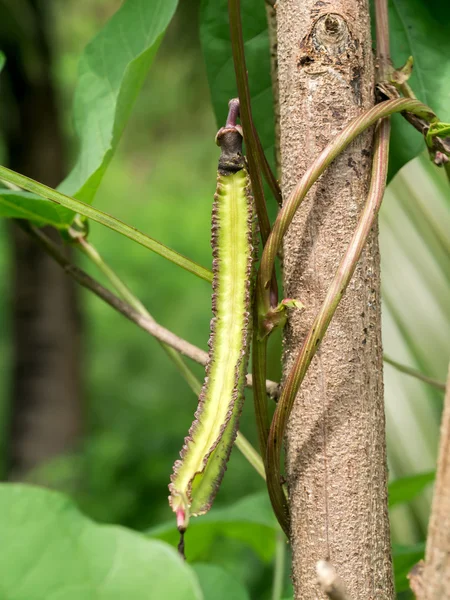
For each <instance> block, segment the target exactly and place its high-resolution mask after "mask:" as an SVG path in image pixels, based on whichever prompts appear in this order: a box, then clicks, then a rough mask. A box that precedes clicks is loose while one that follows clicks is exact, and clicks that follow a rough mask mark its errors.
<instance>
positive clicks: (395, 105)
mask: <svg viewBox="0 0 450 600" xmlns="http://www.w3.org/2000/svg"><path fill="white" fill-rule="evenodd" d="M404 111H410V112H412V113H414V114H418V115H419V116H420V117H422V118H423V119H425V120H428V121H434V120H436V116H435V114H434V113H433V111H432V110H431V109H430V108H429V107H428V106H426V105H425V104H422V103H421V102H419V101H417V100H409V99H406V98H398V99H396V100H387V101H385V102H381V103H380V104H378V105H376V106H374V107H373V108H371V109H370V110H368V111H366V112H364V113H363V114H362V115H360V116H359V117H357V118H356V119H354V120H353V121H352V122H351V123H349V125H347V127H345V128H344V129H343V130H342V131H341V133H340V134H338V135H337V136H336V137H335V138H334V139H333V140H332V141H331V142H330V143H329V144H328V145H327V146H326V148H325V149H324V150H323V151H322V152H321V153H320V154H319V156H318V157H317V158H316V160H315V161H314V162H313V163H312V165H311V166H310V167H309V168H308V169H307V171H306V172H305V174H304V175H303V177H302V178H301V180H300V181H299V183H297V185H296V186H295V188H294V190H293V191H292V193H291V194H290V196H289V198H288V199H287V200H286V201H285V203H284V204H283V208H282V209H281V210H280V212H279V213H278V217H277V219H276V221H275V224H274V226H273V229H272V231H271V233H270V236H269V239H268V240H267V243H266V245H265V247H264V251H263V256H262V259H261V266H260V269H259V274H258V283H257V286H258V294H259V299H260V301H259V303H260V308H259V310H262V311H263V313H266V312H268V310H269V308H270V294H269V292H268V288H269V282H270V279H271V276H272V272H273V267H274V263H275V258H276V255H277V252H278V250H279V249H280V246H281V242H282V239H283V236H284V234H285V233H286V231H287V229H288V227H289V225H290V224H291V222H292V219H293V217H294V215H295V213H296V211H297V209H298V207H299V206H300V204H301V203H302V201H303V200H304V198H305V196H306V194H307V193H308V191H309V190H310V189H311V187H312V186H313V184H314V183H315V182H316V181H317V179H318V178H319V177H320V176H321V175H322V173H323V172H324V171H325V169H326V168H327V167H328V166H329V165H330V164H331V163H332V162H333V161H334V159H335V158H336V157H337V156H339V154H340V153H341V152H342V151H343V150H345V148H347V146H348V145H349V144H350V143H351V142H352V141H353V140H354V139H355V138H356V137H358V135H360V134H361V133H362V132H363V131H365V130H366V129H368V128H369V127H371V126H372V125H374V124H375V123H376V122H377V121H378V120H379V119H382V118H384V117H388V116H389V115H392V114H394V113H398V112H404Z"/></svg>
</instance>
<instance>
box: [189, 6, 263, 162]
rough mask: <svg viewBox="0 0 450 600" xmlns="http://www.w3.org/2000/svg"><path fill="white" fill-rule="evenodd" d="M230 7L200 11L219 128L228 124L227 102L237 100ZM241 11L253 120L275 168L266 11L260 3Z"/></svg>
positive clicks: (210, 85) (204, 48)
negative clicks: (229, 16) (230, 30)
mask: <svg viewBox="0 0 450 600" xmlns="http://www.w3.org/2000/svg"><path fill="white" fill-rule="evenodd" d="M227 6H228V3H227V0H203V2H202V5H201V11H200V37H201V43H202V50H203V56H204V58H205V62H206V72H207V75H208V81H209V88H210V91H211V98H212V103H213V107H214V111H215V114H216V118H217V123H218V125H219V126H221V125H223V124H224V123H225V120H226V116H227V110H228V101H229V100H230V99H231V98H235V97H236V96H237V88H236V80H235V76H234V66H233V56H232V52H231V42H230V32H229V25H228V8H227ZM241 11H242V28H243V36H244V47H245V58H246V62H247V70H248V78H249V87H250V94H251V99H252V112H253V120H254V122H255V125H256V128H257V130H258V133H259V137H260V138H261V143H262V146H263V148H264V151H265V153H266V156H267V158H268V160H269V162H270V163H271V165H272V166H273V164H274V116H273V96H272V80H271V75H270V53H269V37H268V32H267V19H266V9H265V6H264V2H261V1H260V0H246V2H242V3H241Z"/></svg>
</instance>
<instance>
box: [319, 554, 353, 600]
mask: <svg viewBox="0 0 450 600" xmlns="http://www.w3.org/2000/svg"><path fill="white" fill-rule="evenodd" d="M316 573H317V580H318V582H319V585H320V587H321V588H322V591H323V592H324V593H325V594H326V595H327V596H328V598H330V600H350V596H349V595H348V594H347V592H346V591H345V587H344V584H343V583H342V581H341V579H340V577H339V575H338V574H337V573H336V569H335V568H334V567H333V565H331V564H330V563H329V562H327V561H326V560H319V561H318V562H317V564H316Z"/></svg>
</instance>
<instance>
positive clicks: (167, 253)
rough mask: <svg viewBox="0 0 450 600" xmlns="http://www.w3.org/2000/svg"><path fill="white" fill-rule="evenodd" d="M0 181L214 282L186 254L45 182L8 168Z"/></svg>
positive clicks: (3, 168)
mask: <svg viewBox="0 0 450 600" xmlns="http://www.w3.org/2000/svg"><path fill="white" fill-rule="evenodd" d="M0 179H3V180H4V181H7V182H9V183H12V184H14V185H16V186H20V187H21V188H24V189H25V190H28V191H29V192H33V193H34V194H38V195H40V196H43V197H44V198H47V199H48V200H51V201H52V202H55V203H56V204H59V205H61V206H63V207H65V208H68V209H70V210H71V211H74V212H77V213H79V214H80V215H83V216H84V217H88V218H90V219H92V220H93V221H97V223H101V224H102V225H106V227H109V228H110V229H112V230H113V231H117V232H118V233H121V234H122V235H124V236H125V237H128V238H130V239H131V240H134V241H135V242H137V243H138V244H141V245H142V246H144V247H145V248H148V249H149V250H152V251H153V252H155V253H156V254H159V255H160V256H162V257H164V258H166V259H167V260H169V261H170V262H173V263H174V264H176V265H178V266H179V267H182V268H183V269H185V270H186V271H189V272H190V273H193V274H194V275H197V276H198V277H200V278H201V279H205V281H212V273H211V271H208V269H205V268H204V267H201V266H200V265H198V264H197V263H195V262H193V261H192V260H190V259H189V258H186V257H185V256H183V255H182V254H178V252H175V251H174V250H171V249H170V248H167V246H164V245H163V244H161V243H160V242H158V241H156V240H154V239H153V238H151V237H149V236H148V235H145V233H142V232H141V231H139V230H138V229H136V228H135V227H130V225H126V223H122V221H119V219H116V218H115V217H112V216H111V215H108V214H107V213H104V212H102V211H100V210H97V209H96V208H94V207H93V206H90V205H89V204H85V203H84V202H81V201H80V200H75V199H74V198H70V197H69V196H66V195H64V194H62V193H61V192H58V191H57V190H54V189H52V188H50V187H47V186H46V185H44V184H42V183H38V182H37V181H34V180H33V179H30V178H28V177H25V176H24V175H20V174H19V173H16V172H15V171H11V170H10V169H7V168H6V167H2V166H0ZM16 199H17V202H18V204H19V203H20V202H19V201H20V200H21V197H20V195H19V196H17V197H16ZM32 202H35V200H32Z"/></svg>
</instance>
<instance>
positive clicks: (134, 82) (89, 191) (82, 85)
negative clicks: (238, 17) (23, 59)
mask: <svg viewBox="0 0 450 600" xmlns="http://www.w3.org/2000/svg"><path fill="white" fill-rule="evenodd" d="M177 2H178V0H152V1H151V2H147V0H127V2H124V3H123V5H122V6H121V8H120V9H119V10H118V11H117V12H116V13H115V14H114V15H113V17H112V18H111V19H110V20H109V21H108V22H107V23H106V25H105V26H104V27H103V29H101V30H100V32H99V33H98V34H97V35H96V36H95V37H94V39H93V40H92V41H91V42H90V43H89V44H88V45H87V47H86V49H85V51H84V53H83V55H82V56H81V60H80V66H79V80H78V85H77V88H76V90H75V99H74V107H73V119H74V126H75V130H76V133H77V134H78V137H79V140H80V150H79V155H78V160H77V162H76V164H75V166H74V168H73V170H72V171H71V173H70V174H69V176H68V177H67V179H66V180H65V181H63V183H62V184H61V186H60V189H61V191H62V192H63V193H65V194H67V195H69V196H75V197H76V198H78V199H80V200H83V201H84V202H92V200H93V198H94V196H95V193H96V192H97V189H98V187H99V185H100V183H101V180H102V178H103V175H104V173H105V171H106V168H107V166H108V164H109V163H110V161H111V159H112V157H113V155H114V152H115V150H116V148H117V145H118V143H119V140H120V138H121V135H122V132H123V129H124V127H125V124H126V122H127V120H128V117H129V116H130V113H131V110H132V108H133V105H134V102H135V100H136V97H137V95H138V93H139V91H140V89H141V87H142V84H143V83H144V80H145V77H146V75H147V72H148V69H149V67H150V65H151V64H152V62H153V59H154V57H155V54H156V51H157V49H158V47H159V44H160V42H161V39H162V36H163V34H164V31H165V29H166V27H167V25H168V24H169V22H170V20H171V18H172V16H173V14H174V12H175V9H176V6H177ZM1 196H2V197H4V194H3V193H2V194H1ZM12 199H13V198H12V197H11V196H9V201H10V200H12ZM14 200H15V201H16V205H17V209H16V208H15V207H14V205H11V206H9V207H8V210H6V209H5V208H4V209H3V210H1V209H0V216H7V217H15V218H19V219H20V218H31V217H30V216H27V217H25V215H35V217H34V219H32V220H33V221H34V222H38V223H49V224H51V225H55V222H54V217H55V214H54V213H53V212H52V211H49V209H48V206H47V203H45V202H42V201H41V202H36V201H35V198H34V197H33V196H32V195H31V194H27V193H25V192H24V193H22V194H21V195H20V197H19V196H15V197H14ZM7 202H8V198H6V199H5V201H4V204H6V203H7ZM72 220H73V213H72V211H70V210H67V209H64V208H60V209H59V210H58V214H57V222H58V224H57V225H55V226H59V227H60V228H62V227H66V228H67V226H69V225H70V223H71V222H72Z"/></svg>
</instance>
